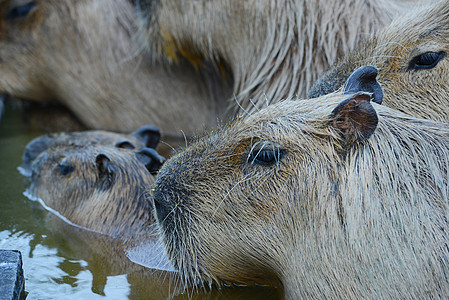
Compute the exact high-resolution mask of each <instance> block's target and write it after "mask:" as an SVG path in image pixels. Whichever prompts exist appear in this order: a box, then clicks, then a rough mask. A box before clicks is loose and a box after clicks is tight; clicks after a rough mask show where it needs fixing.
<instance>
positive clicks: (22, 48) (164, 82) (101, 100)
mask: <svg viewBox="0 0 449 300" xmlns="http://www.w3.org/2000/svg"><path fill="white" fill-rule="evenodd" d="M28 2H31V1H26V0H25V1H24V0H2V1H0V15H1V17H0V92H4V93H9V94H11V95H13V96H15V97H19V98H25V99H29V100H33V101H50V100H53V101H59V102H61V103H63V104H64V105H66V106H67V107H69V108H70V110H72V111H73V112H74V113H75V114H76V116H77V117H78V118H80V119H81V121H83V122H84V123H85V124H86V125H87V126H88V127H89V128H96V129H109V130H116V131H123V132H129V131H131V130H133V129H134V128H137V127H139V126H141V125H142V124H147V123H152V124H155V125H156V126H158V127H159V128H161V131H162V132H164V133H170V134H176V135H181V130H183V131H184V132H185V133H186V134H188V133H192V132H197V131H198V130H200V129H202V128H203V127H214V126H215V125H216V122H217V115H220V111H223V109H222V108H220V106H223V105H224V102H225V100H224V99H226V98H228V97H229V95H230V92H227V91H226V85H225V84H222V85H221V86H219V87H209V86H208V84H209V83H208V82H209V80H211V79H210V77H213V76H207V72H206V71H204V72H203V73H198V72H197V71H196V70H195V69H194V68H193V67H191V66H190V65H189V64H187V63H182V61H181V62H180V64H179V65H177V66H176V67H172V66H169V65H168V64H165V63H161V62H159V63H158V62H151V61H150V58H149V57H148V55H146V54H143V53H142V52H143V51H142V49H141V48H140V46H139V45H138V43H137V41H136V40H135V39H134V34H135V32H136V26H135V25H134V20H135V19H136V16H135V12H134V8H133V6H132V5H131V2H130V1H128V0H77V1H72V0H35V1H34V2H35V3H36V6H35V8H33V10H31V11H30V13H29V14H28V15H27V16H25V17H22V18H17V19H12V20H11V19H8V18H7V15H8V12H9V11H10V10H11V9H12V8H14V7H17V6H20V5H24V4H26V3H28ZM220 87H222V88H220Z"/></svg>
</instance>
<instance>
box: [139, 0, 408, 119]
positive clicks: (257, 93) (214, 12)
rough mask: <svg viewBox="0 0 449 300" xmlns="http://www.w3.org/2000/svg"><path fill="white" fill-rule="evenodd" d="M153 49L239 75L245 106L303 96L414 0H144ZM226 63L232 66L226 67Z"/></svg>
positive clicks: (145, 28)
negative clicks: (359, 44) (356, 47)
mask: <svg viewBox="0 0 449 300" xmlns="http://www.w3.org/2000/svg"><path fill="white" fill-rule="evenodd" d="M136 2H137V7H138V9H139V11H140V16H141V18H140V21H141V23H143V24H142V25H141V32H140V37H141V39H142V40H143V41H144V42H146V45H147V47H148V48H150V49H152V50H153V51H152V52H153V53H154V52H160V53H161V54H162V55H163V56H166V57H169V58H172V59H173V60H175V61H176V60H177V59H179V58H182V57H183V58H186V59H187V60H189V61H190V62H192V64H194V65H200V66H201V62H202V61H203V60H204V59H206V60H209V61H212V62H215V63H216V65H217V68H218V69H220V70H223V69H226V70H227V71H229V72H231V73H232V77H233V78H234V90H233V93H232V95H231V96H232V99H230V100H232V101H231V105H232V108H233V112H239V106H238V103H236V102H239V103H240V105H241V106H243V107H244V108H245V109H246V110H256V109H255V108H254V107H253V105H252V104H254V106H259V107H261V106H265V104H266V103H267V102H270V101H276V100H277V99H285V98H288V97H292V96H300V97H302V96H304V95H305V92H306V90H308V89H309V88H310V87H311V85H312V83H313V82H314V81H315V80H316V79H317V78H318V76H319V74H321V73H322V72H324V71H325V70H327V69H328V67H329V66H330V65H331V64H333V63H334V62H335V61H336V59H337V58H338V57H340V56H342V55H344V54H346V53H348V52H349V51H350V50H351V49H353V48H354V47H355V46H356V45H357V44H358V42H360V41H361V40H363V39H364V38H365V37H366V36H367V34H369V33H371V32H372V31H373V30H375V29H377V28H380V27H383V26H385V25H386V24H389V22H390V21H391V18H392V17H393V16H395V15H396V14H397V13H398V11H401V10H404V9H406V7H408V6H409V5H410V4H411V3H414V2H416V1H415V0H394V1H383V0H380V1H378V0H369V1H365V0H363V1H360V0H344V1H334V0H315V1H306V0H294V1H285V0H276V1H272V0H262V1H261V0H244V1H242V0H217V1H205V0H203V1H180V0H165V1H153V0H138V1H136ZM223 65H224V66H227V67H228V68H224V67H223Z"/></svg>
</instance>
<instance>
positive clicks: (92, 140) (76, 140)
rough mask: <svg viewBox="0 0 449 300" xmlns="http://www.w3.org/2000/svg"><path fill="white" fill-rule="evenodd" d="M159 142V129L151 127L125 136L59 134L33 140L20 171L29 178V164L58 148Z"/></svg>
mask: <svg viewBox="0 0 449 300" xmlns="http://www.w3.org/2000/svg"><path fill="white" fill-rule="evenodd" d="M159 140H160V133H159V129H158V128H156V127H155V126H153V125H145V126H142V127H140V128H139V129H138V130H136V131H134V132H133V133H131V134H129V135H126V134H120V133H115V132H110V131H103V130H88V131H79V132H60V133H53V134H46V135H42V136H39V137H37V138H35V139H33V140H32V141H31V142H29V143H28V145H27V146H26V147H25V151H24V154H23V164H22V166H21V168H20V171H21V173H22V174H23V175H25V176H31V164H32V163H33V161H34V160H35V159H36V157H38V156H39V154H41V153H42V152H44V151H46V150H48V149H49V148H55V147H59V146H63V147H70V146H76V147H80V146H110V147H117V148H124V149H131V150H133V149H141V148H156V146H157V145H158V143H159Z"/></svg>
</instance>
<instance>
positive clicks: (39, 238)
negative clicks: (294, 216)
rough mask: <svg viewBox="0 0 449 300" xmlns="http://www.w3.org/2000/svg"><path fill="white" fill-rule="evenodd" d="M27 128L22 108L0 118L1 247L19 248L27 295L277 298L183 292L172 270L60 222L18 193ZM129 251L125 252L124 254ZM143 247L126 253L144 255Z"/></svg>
mask: <svg viewBox="0 0 449 300" xmlns="http://www.w3.org/2000/svg"><path fill="white" fill-rule="evenodd" d="M41 134H43V132H38V131H30V130H29V128H27V127H26V126H25V125H24V124H23V123H22V122H21V112H20V111H14V110H8V109H7V111H6V114H5V115H4V117H3V119H2V120H1V122H0V182H2V184H1V185H0V207H1V209H0V249H18V250H20V251H21V252H22V257H23V268H24V273H25V280H26V282H25V285H26V290H27V291H28V292H29V295H28V298H27V299H61V298H63V299H104V298H105V297H106V298H107V299H167V298H170V297H173V298H175V299H276V298H277V295H276V293H275V292H274V291H273V290H271V289H268V288H260V287H246V288H240V287H238V288H223V289H213V290H212V291H209V292H207V291H200V292H192V291H189V292H185V291H183V290H182V289H180V288H179V279H178V278H177V277H176V274H175V273H173V272H165V271H157V270H151V269H148V268H145V267H143V266H141V265H138V264H135V263H133V262H131V261H130V260H129V259H128V258H127V256H126V253H125V252H123V250H122V247H121V246H120V245H119V244H117V241H115V240H114V239H112V238H109V237H107V236H103V235H99V234H96V233H94V232H89V231H86V230H82V229H79V228H76V227H73V226H70V225H69V224H67V223H65V222H63V221H61V219H59V218H57V217H55V216H54V215H53V214H51V213H49V212H48V211H46V210H45V209H44V208H43V207H42V205H40V204H39V203H38V202H33V201H30V200H29V199H27V198H26V197H24V196H23V195H22V193H23V192H24V191H25V189H26V186H27V182H26V180H24V177H22V176H21V175H20V174H19V172H18V171H17V167H18V166H19V165H21V160H22V153H23V149H24V148H25V145H26V144H27V143H28V142H29V141H30V140H31V139H33V138H34V137H36V136H39V135H41ZM129 254H130V252H128V255H129ZM144 254H145V247H143V248H137V249H134V252H132V251H131V255H144Z"/></svg>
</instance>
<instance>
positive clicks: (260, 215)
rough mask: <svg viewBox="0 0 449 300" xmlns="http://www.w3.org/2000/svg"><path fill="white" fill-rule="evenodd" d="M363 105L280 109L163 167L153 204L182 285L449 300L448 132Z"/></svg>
mask: <svg viewBox="0 0 449 300" xmlns="http://www.w3.org/2000/svg"><path fill="white" fill-rule="evenodd" d="M372 99H375V98H374V97H373V95H372V94H369V93H366V92H363V91H362V92H357V93H355V94H350V95H348V94H340V93H336V94H330V95H327V96H323V97H321V98H317V99H312V100H296V101H283V102H280V103H277V104H273V105H271V106H268V107H267V108H265V109H262V110H260V111H259V112H257V113H254V114H252V115H249V116H247V117H245V118H243V119H240V120H237V121H236V122H235V123H234V124H232V125H231V126H230V127H228V128H226V129H224V130H222V131H220V132H219V133H217V134H216V135H214V136H211V137H209V138H206V139H203V140H200V141H198V142H196V143H195V144H192V145H191V146H190V147H188V148H187V149H186V150H185V151H184V152H182V153H180V154H179V155H177V156H175V157H173V158H171V159H170V160H168V161H167V163H166V164H165V165H164V166H163V167H162V169H161V170H160V173H159V175H158V177H157V180H156V182H155V185H154V190H153V193H152V195H153V203H154V207H155V210H156V218H157V222H158V224H159V227H160V229H161V232H162V234H163V240H164V243H165V246H166V249H167V252H168V255H169V257H170V259H171V261H172V263H173V265H174V266H175V267H176V268H177V269H178V270H179V271H180V272H181V274H182V275H183V276H184V277H185V278H186V281H187V282H188V283H196V282H198V281H200V282H204V283H206V284H211V283H213V282H218V283H221V282H238V283H250V282H257V283H261V284H272V285H277V286H279V287H281V288H282V289H283V291H284V296H285V298H286V299H365V298H368V299H417V298H418V299H419V298H444V297H446V296H447V295H449V278H448V276H449V275H448V274H449V273H448V272H449V261H448V259H449V248H448V245H447V243H448V241H449V236H448V230H447V226H448V222H447V218H448V213H449V211H448V203H447V201H448V192H449V181H448V174H449V159H448V158H447V157H448V155H447V154H448V153H449V126H448V125H447V124H440V123H435V122H433V121H428V120H423V119H415V118H413V117H409V116H406V115H404V114H402V113H400V112H398V111H396V110H393V109H391V108H388V107H386V106H383V105H379V104H377V103H374V102H373V101H371V100H372Z"/></svg>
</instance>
